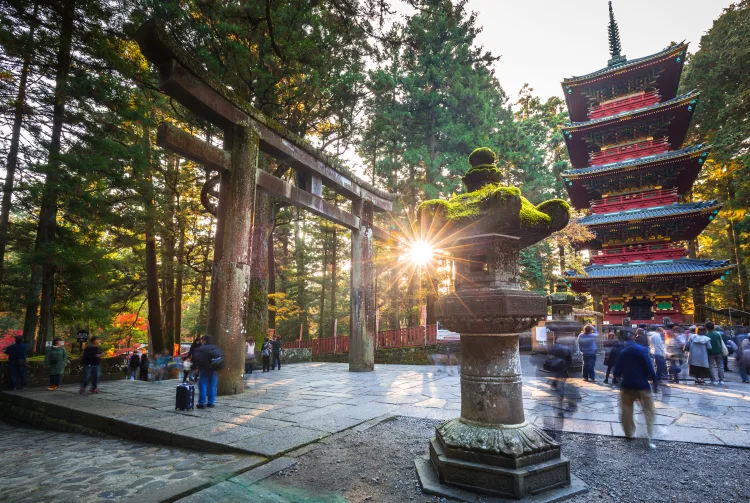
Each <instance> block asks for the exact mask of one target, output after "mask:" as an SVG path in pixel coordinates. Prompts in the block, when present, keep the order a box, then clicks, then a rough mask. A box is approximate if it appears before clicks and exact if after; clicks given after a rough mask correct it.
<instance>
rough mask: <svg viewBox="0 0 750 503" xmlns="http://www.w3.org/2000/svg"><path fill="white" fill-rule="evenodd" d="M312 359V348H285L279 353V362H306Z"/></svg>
mask: <svg viewBox="0 0 750 503" xmlns="http://www.w3.org/2000/svg"><path fill="white" fill-rule="evenodd" d="M310 361H312V349H310V348H299V349H285V350H283V351H282V353H281V363H303V362H304V363H307V362H310Z"/></svg>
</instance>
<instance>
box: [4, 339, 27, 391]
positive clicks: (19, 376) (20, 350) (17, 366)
mask: <svg viewBox="0 0 750 503" xmlns="http://www.w3.org/2000/svg"><path fill="white" fill-rule="evenodd" d="M28 350H29V345H28V344H26V343H25V342H23V337H21V336H20V335H18V336H16V338H15V343H13V344H11V345H10V346H8V347H7V348H5V351H3V352H4V353H5V354H6V355H8V373H9V374H10V387H11V389H13V390H16V389H18V386H21V389H26V353H27V352H28Z"/></svg>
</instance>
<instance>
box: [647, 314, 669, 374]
mask: <svg viewBox="0 0 750 503" xmlns="http://www.w3.org/2000/svg"><path fill="white" fill-rule="evenodd" d="M663 335H664V329H663V328H661V327H657V328H656V330H653V331H651V332H649V333H648V341H649V347H650V350H651V356H653V358H654V364H655V365H656V377H657V379H659V380H660V381H662V380H664V379H666V377H667V359H666V358H665V356H664V353H665V350H664V339H663Z"/></svg>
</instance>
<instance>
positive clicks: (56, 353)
mask: <svg viewBox="0 0 750 503" xmlns="http://www.w3.org/2000/svg"><path fill="white" fill-rule="evenodd" d="M64 346H65V342H64V341H63V340H62V339H61V338H59V337H55V338H54V339H53V340H52V347H51V348H49V349H47V352H46V353H45V355H44V366H45V367H48V368H49V388H47V389H48V390H49V391H56V390H58V389H60V381H61V380H62V373H63V370H64V369H65V365H67V364H68V354H67V353H66V352H65V347H64Z"/></svg>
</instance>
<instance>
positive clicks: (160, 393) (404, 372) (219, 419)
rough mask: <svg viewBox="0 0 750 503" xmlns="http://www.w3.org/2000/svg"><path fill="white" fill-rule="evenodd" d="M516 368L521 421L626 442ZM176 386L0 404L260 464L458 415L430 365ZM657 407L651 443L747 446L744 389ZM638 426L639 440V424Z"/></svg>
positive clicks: (303, 370) (591, 388)
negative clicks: (383, 429) (241, 455)
mask: <svg viewBox="0 0 750 503" xmlns="http://www.w3.org/2000/svg"><path fill="white" fill-rule="evenodd" d="M522 363H523V371H524V378H523V382H524V397H525V399H524V406H525V410H526V419H527V421H530V422H535V423H536V424H539V425H542V426H543V427H544V428H548V429H551V430H559V431H566V432H576V433H591V434H601V435H610V436H621V435H622V434H621V432H622V429H621V427H620V425H619V410H618V391H617V390H616V389H614V388H613V387H610V386H606V385H603V384H601V383H588V382H584V381H583V380H581V379H573V378H572V379H568V381H567V382H566V383H565V385H564V387H563V388H562V389H554V388H553V387H552V386H551V384H552V382H553V380H552V379H550V378H549V376H547V375H546V374H543V373H538V372H537V371H536V369H535V368H534V367H533V366H531V365H530V363H529V359H528V358H527V357H522ZM601 377H603V376H601V375H599V376H598V378H599V379H601ZM177 384H178V381H166V382H164V383H162V384H153V383H147V382H142V381H125V380H123V381H107V382H105V383H102V386H101V390H102V393H101V394H99V395H88V396H81V395H79V394H78V392H77V391H78V388H77V386H76V385H66V386H63V387H62V388H61V390H60V391H56V392H49V391H46V390H44V389H30V390H25V391H17V392H3V393H2V395H0V399H2V400H4V401H8V402H10V403H13V404H16V405H20V406H23V407H25V408H28V409H33V410H37V411H40V412H44V413H47V414H50V415H53V416H55V417H60V418H62V419H66V420H68V421H71V422H74V423H79V424H84V425H87V426H89V427H92V428H95V429H98V430H101V431H104V432H108V433H112V434H115V435H119V436H123V437H126V438H131V439H138V440H143V441H148V442H159V443H162V444H165V445H174V446H179V447H184V446H188V447H190V448H193V449H197V450H209V451H224V450H227V451H235V452H246V453H250V454H257V455H261V456H268V457H277V456H280V455H282V454H283V453H285V452H288V451H290V450H294V449H296V448H299V447H301V446H304V445H306V444H308V443H310V442H315V441H317V440H319V439H321V438H325V437H327V436H328V435H331V434H336V433H337V432H340V431H344V430H346V429H349V428H352V427H355V426H356V425H358V424H361V423H363V422H365V421H368V420H372V419H373V418H376V417H380V416H395V415H400V416H407V417H416V418H422V419H436V420H447V419H451V418H453V417H456V416H458V415H459V412H460V389H461V387H460V380H459V377H458V375H447V374H446V373H445V372H436V371H435V368H434V367H431V366H409V365H378V366H377V368H376V371H375V372H371V373H350V372H348V366H347V365H346V364H336V363H312V364H296V365H288V366H285V367H284V368H283V369H282V370H281V371H272V372H268V373H254V374H251V375H249V376H247V379H246V392H245V393H242V394H240V395H234V396H225V397H220V398H219V400H218V402H217V407H216V408H214V409H204V410H194V411H185V412H179V411H175V410H174V409H173V403H174V402H173V401H174V388H175V386H176V385H177ZM655 405H656V408H657V416H656V424H657V426H656V431H657V433H655V435H658V437H657V438H661V439H666V440H673V441H678V442H694V443H707V444H714V445H731V446H736V447H749V446H748V436H749V435H750V386H748V385H745V384H741V383H740V382H729V383H728V384H726V385H724V386H695V385H692V384H679V385H665V386H662V391H660V392H659V393H658V395H657V396H656V397H655ZM636 410H637V411H638V408H637V406H636ZM636 422H637V424H638V431H637V435H643V430H644V429H645V428H644V426H643V417H642V415H640V414H639V415H637V416H636Z"/></svg>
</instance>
